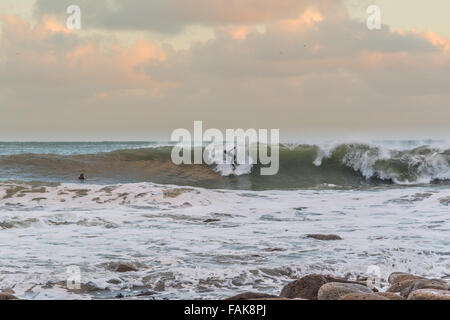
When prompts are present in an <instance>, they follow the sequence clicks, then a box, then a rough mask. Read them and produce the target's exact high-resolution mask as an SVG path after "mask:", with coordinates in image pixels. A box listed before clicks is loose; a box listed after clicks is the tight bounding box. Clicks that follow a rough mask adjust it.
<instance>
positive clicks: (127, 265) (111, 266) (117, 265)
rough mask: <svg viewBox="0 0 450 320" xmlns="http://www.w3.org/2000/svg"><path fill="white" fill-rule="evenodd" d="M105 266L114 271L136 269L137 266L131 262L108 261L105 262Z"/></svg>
mask: <svg viewBox="0 0 450 320" xmlns="http://www.w3.org/2000/svg"><path fill="white" fill-rule="evenodd" d="M107 268H108V269H109V270H111V271H115V272H121V273H122V272H130V271H138V269H137V267H136V266H135V265H133V264H131V263H116V262H110V263H108V264H107Z"/></svg>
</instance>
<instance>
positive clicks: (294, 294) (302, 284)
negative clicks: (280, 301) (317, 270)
mask: <svg viewBox="0 0 450 320" xmlns="http://www.w3.org/2000/svg"><path fill="white" fill-rule="evenodd" d="M329 282H340V283H356V282H353V281H348V280H346V279H339V278H334V277H332V276H328V275H321V274H311V275H307V276H305V277H303V278H301V279H298V280H295V281H292V282H290V283H288V284H287V285H286V286H285V287H284V288H283V290H282V291H281V294H280V297H284V298H290V299H293V298H302V299H307V300H317V293H318V292H319V289H320V287H321V286H323V285H324V284H326V283H329Z"/></svg>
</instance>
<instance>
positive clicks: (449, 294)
mask: <svg viewBox="0 0 450 320" xmlns="http://www.w3.org/2000/svg"><path fill="white" fill-rule="evenodd" d="M408 300H450V291H448V290H436V289H419V290H415V291H413V292H411V293H410V295H409V296H408Z"/></svg>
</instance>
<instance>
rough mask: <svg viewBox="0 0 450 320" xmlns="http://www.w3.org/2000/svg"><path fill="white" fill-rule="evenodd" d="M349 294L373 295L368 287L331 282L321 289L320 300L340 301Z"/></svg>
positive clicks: (318, 296)
mask: <svg viewBox="0 0 450 320" xmlns="http://www.w3.org/2000/svg"><path fill="white" fill-rule="evenodd" d="M349 293H373V291H372V290H370V289H369V288H368V287H365V286H363V285H360V284H354V283H341V282H329V283H326V284H324V285H323V286H321V287H320V289H319V292H318V293H317V298H318V300H339V298H341V297H343V296H345V295H346V294H349Z"/></svg>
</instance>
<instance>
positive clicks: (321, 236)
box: [306, 234, 343, 241]
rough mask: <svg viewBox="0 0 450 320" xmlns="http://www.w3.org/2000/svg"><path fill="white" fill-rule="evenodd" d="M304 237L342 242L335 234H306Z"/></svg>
mask: <svg viewBox="0 0 450 320" xmlns="http://www.w3.org/2000/svg"><path fill="white" fill-rule="evenodd" d="M306 237H307V238H312V239H316V240H322V241H333V240H343V239H342V238H341V237H339V236H338V235H335V234H307V235H306Z"/></svg>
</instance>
